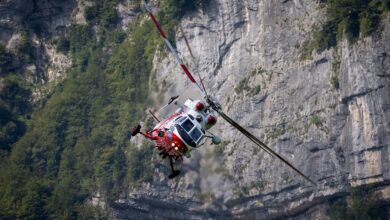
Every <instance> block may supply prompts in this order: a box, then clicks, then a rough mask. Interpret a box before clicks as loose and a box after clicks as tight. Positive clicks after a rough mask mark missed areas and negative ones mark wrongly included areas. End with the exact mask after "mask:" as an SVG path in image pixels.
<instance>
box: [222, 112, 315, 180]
mask: <svg viewBox="0 0 390 220" xmlns="http://www.w3.org/2000/svg"><path fill="white" fill-rule="evenodd" d="M214 110H215V111H216V112H218V114H219V115H221V117H222V118H223V119H225V120H226V121H227V122H228V123H229V124H231V125H232V126H233V127H235V128H237V129H238V130H239V131H240V132H241V133H242V134H243V135H245V136H246V137H247V138H249V139H250V140H251V141H252V142H253V143H255V144H256V145H257V146H259V147H260V148H261V149H263V150H264V151H265V152H267V153H268V154H270V155H272V156H275V157H277V158H278V159H280V160H281V161H282V162H284V163H285V164H286V165H287V166H289V167H290V168H291V169H293V170H294V171H295V172H297V173H298V174H299V175H301V176H302V177H303V178H305V179H306V180H307V181H309V182H310V183H312V184H313V185H317V184H316V183H315V182H314V181H313V180H311V179H310V178H309V177H307V176H306V175H305V174H303V173H302V172H301V171H300V170H298V169H297V168H296V167H294V166H293V165H292V164H291V163H290V162H288V161H287V160H286V159H284V158H283V157H282V156H280V155H279V154H278V153H276V152H275V151H273V150H272V149H271V148H270V147H268V146H267V145H266V144H265V143H263V142H262V141H260V140H259V139H258V138H256V137H255V136H253V135H252V134H251V133H249V132H248V131H247V130H246V129H245V128H243V127H242V126H241V125H239V124H238V123H237V122H235V121H234V120H233V119H231V118H230V117H229V116H227V115H226V114H225V113H224V112H222V111H221V110H220V109H217V108H215V109H214Z"/></svg>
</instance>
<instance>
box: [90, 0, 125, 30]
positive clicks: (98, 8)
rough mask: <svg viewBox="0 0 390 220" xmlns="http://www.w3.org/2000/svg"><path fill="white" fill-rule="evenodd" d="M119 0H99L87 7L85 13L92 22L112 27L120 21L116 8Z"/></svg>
mask: <svg viewBox="0 0 390 220" xmlns="http://www.w3.org/2000/svg"><path fill="white" fill-rule="evenodd" d="M118 2H119V1H118V0H115V1H110V0H98V1H96V2H95V5H93V6H91V7H87V8H85V11H84V15H85V18H86V19H87V21H88V23H90V24H99V25H102V26H104V27H112V26H114V25H116V24H117V23H118V20H119V17H118V13H117V11H116V9H115V7H116V5H117V4H118Z"/></svg>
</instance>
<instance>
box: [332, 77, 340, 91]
mask: <svg viewBox="0 0 390 220" xmlns="http://www.w3.org/2000/svg"><path fill="white" fill-rule="evenodd" d="M330 83H331V84H332V86H333V88H334V89H339V88H340V81H339V78H338V77H337V76H332V78H331V79H330Z"/></svg>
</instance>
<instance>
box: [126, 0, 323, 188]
mask: <svg viewBox="0 0 390 220" xmlns="http://www.w3.org/2000/svg"><path fill="white" fill-rule="evenodd" d="M143 5H144V8H145V9H146V11H147V13H148V14H149V17H150V19H151V20H152V22H153V24H154V26H155V27H156V29H157V31H158V32H159V34H160V36H161V38H162V39H163V40H164V42H165V44H166V46H167V48H168V49H169V50H170V52H171V53H172V54H173V56H174V57H175V59H176V61H177V63H178V65H180V67H181V69H182V71H183V73H184V74H185V75H186V76H187V78H188V79H189V80H190V82H191V83H192V84H193V85H194V86H195V87H196V88H197V89H198V90H199V92H200V93H201V95H202V98H201V99H198V100H192V99H187V100H186V101H185V102H184V105H183V106H180V107H179V108H178V109H177V110H176V111H175V112H174V113H172V114H171V115H170V116H168V117H167V118H165V119H164V120H160V119H158V118H157V117H156V115H155V113H154V112H153V111H151V110H149V113H150V114H151V116H152V117H153V118H154V119H155V120H156V122H157V124H156V125H155V126H154V128H153V129H151V130H148V131H146V132H141V126H140V124H138V125H136V126H135V127H134V128H133V129H132V130H131V135H132V136H136V135H137V134H140V135H142V136H144V137H145V138H147V139H149V140H151V141H153V142H154V143H155V147H156V148H157V150H159V151H160V152H159V155H160V156H161V157H162V158H163V159H165V158H168V161H169V165H170V170H171V173H170V174H169V175H168V178H169V179H172V178H175V177H176V176H178V175H179V174H180V170H176V169H175V168H174V165H175V164H177V163H179V162H181V161H183V157H186V158H190V157H191V151H193V150H195V149H197V148H199V147H200V146H202V145H203V144H204V143H205V142H204V141H203V140H204V139H205V138H211V140H212V143H213V144H216V145H217V144H220V143H221V138H220V137H218V136H216V135H214V134H212V133H211V132H208V130H209V129H210V128H211V127H213V126H215V125H216V123H217V117H216V114H218V115H219V116H220V117H222V119H224V120H225V121H226V122H228V123H229V124H230V125H232V126H233V127H234V128H236V129H237V130H238V131H239V132H241V133H242V134H243V135H245V136H246V137H247V138H248V139H249V140H251V141H252V142H253V143H254V144H255V145H257V146H258V147H260V148H261V149H262V150H264V151H265V152H266V153H268V154H270V155H271V156H273V157H276V158H278V159H279V160H281V161H282V162H284V163H285V164H286V165H287V166H289V167H290V168H291V169H293V170H294V171H295V172H297V173H298V174H299V175H300V176H302V177H303V178H304V179H305V180H307V181H309V182H310V183H312V184H313V185H317V184H316V183H315V182H314V181H313V180H311V179H310V178H309V177H307V176H306V175H305V174H303V173H302V172H301V171H300V170H299V169H297V168H296V167H295V166H293V165H292V164H291V163H290V162H289V161H287V160H286V159H285V158H283V157H282V156H281V155H279V154H278V153H276V152H275V151H274V150H272V149H271V148H270V147H268V146H267V145H266V144H265V143H263V142H262V141H260V140H259V139H258V138H257V137H255V136H254V135H253V134H251V133H250V132H248V131H247V130H246V129H245V128H243V127H242V126H241V125H239V124H238V123H237V122H235V121H234V120H233V119H231V118H230V117H229V116H228V115H226V114H225V113H224V112H223V110H222V106H221V105H220V104H219V103H218V102H217V101H216V99H214V98H213V97H212V96H211V95H209V94H208V93H207V90H206V88H205V86H204V84H203V81H202V79H201V77H200V76H199V81H200V83H199V82H198V81H196V79H195V78H194V76H193V75H192V74H191V72H190V71H189V69H188V67H187V66H186V65H185V63H184V62H183V60H182V59H181V58H180V57H179V55H178V53H177V51H176V49H175V48H174V47H173V46H172V44H171V42H170V41H169V40H168V38H167V35H166V33H165V32H164V30H163V29H162V26H161V25H160V23H159V22H158V20H157V19H156V16H155V15H154V14H153V12H152V10H151V9H150V8H149V6H148V4H147V3H146V1H145V0H144V1H143ZM185 41H186V44H187V48H188V49H189V52H190V54H191V56H193V55H192V51H191V48H190V47H189V44H188V41H187V39H186V38H185ZM178 98H179V96H173V97H171V98H170V100H169V101H168V104H166V105H165V106H163V107H162V108H161V109H160V110H162V109H163V108H165V107H166V106H168V105H170V104H172V103H175V104H177V102H175V100H177V99H178ZM160 110H159V111H160ZM157 112H158V111H157ZM215 113H216V114H215Z"/></svg>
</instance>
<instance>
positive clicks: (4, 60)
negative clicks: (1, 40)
mask: <svg viewBox="0 0 390 220" xmlns="http://www.w3.org/2000/svg"><path fill="white" fill-rule="evenodd" d="M11 62H12V54H10V53H9V52H8V51H7V49H6V48H5V46H4V45H3V44H0V76H4V75H6V73H7V70H8V69H9V68H8V67H9V64H10V63H11Z"/></svg>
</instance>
